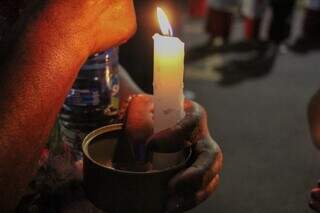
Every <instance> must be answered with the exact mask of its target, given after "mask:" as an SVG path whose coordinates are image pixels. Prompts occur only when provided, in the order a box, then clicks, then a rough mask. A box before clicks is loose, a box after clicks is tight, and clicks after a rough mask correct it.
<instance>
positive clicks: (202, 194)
mask: <svg viewBox="0 0 320 213" xmlns="http://www.w3.org/2000/svg"><path fill="white" fill-rule="evenodd" d="M219 181H220V176H219V175H216V176H215V177H214V178H213V179H212V180H211V182H210V183H209V184H208V185H207V186H206V187H205V188H204V189H202V190H200V191H199V192H197V193H196V194H192V195H189V196H186V197H179V196H175V197H173V198H171V199H170V200H169V202H168V205H167V212H170V213H178V212H184V211H187V210H190V209H192V208H194V207H196V206H197V205H199V204H200V203H202V202H203V201H205V200H206V199H208V198H209V197H210V195H211V194H212V193H213V192H214V191H215V190H216V189H217V187H218V185H219Z"/></svg>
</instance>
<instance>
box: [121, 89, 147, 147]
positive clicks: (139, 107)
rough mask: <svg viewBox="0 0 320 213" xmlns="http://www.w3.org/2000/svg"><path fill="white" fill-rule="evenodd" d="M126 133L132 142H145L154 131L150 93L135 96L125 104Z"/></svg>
mask: <svg viewBox="0 0 320 213" xmlns="http://www.w3.org/2000/svg"><path fill="white" fill-rule="evenodd" d="M125 108H126V109H124V110H122V111H124V112H125V113H124V116H123V120H124V124H125V126H124V134H125V135H126V137H127V138H128V140H130V142H131V143H134V144H141V143H143V144H144V143H145V141H146V140H147V138H148V137H150V135H152V132H153V127H152V126H153V121H152V117H153V115H152V108H153V104H152V97H151V96H148V95H136V96H133V97H132V98H131V99H130V100H129V101H128V103H127V104H126V106H125Z"/></svg>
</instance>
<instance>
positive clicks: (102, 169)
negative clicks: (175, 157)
mask: <svg viewBox="0 0 320 213" xmlns="http://www.w3.org/2000/svg"><path fill="white" fill-rule="evenodd" d="M122 126H123V125H122V124H114V125H110V126H105V127H102V128H100V129H97V130H95V131H93V132H91V133H90V134H89V135H87V137H86V138H85V139H84V142H83V144H82V149H83V162H84V165H83V166H84V170H83V172H84V174H83V178H84V188H85V191H86V194H87V197H88V199H89V200H90V201H91V202H92V203H93V204H94V205H95V206H96V207H98V208H99V209H102V210H104V211H106V212H108V213H128V212H130V213H162V212H164V210H165V205H166V203H167V200H168V192H167V186H168V182H169V180H170V179H171V178H172V177H173V176H174V175H175V174H177V173H178V172H179V171H180V170H182V169H184V168H185V167H186V165H187V162H188V161H189V159H190V157H191V149H188V150H186V151H185V159H184V160H183V161H182V162H180V163H179V164H177V165H175V166H173V167H170V168H167V169H164V170H151V171H147V172H132V171H126V170H118V169H115V168H113V167H112V162H111V161H112V159H113V154H114V150H115V148H116V145H117V143H118V142H119V138H120V134H121V130H122Z"/></svg>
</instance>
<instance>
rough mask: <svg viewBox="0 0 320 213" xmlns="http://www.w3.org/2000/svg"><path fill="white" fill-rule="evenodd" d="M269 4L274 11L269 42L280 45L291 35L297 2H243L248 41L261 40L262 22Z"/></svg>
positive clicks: (290, 0)
mask: <svg viewBox="0 0 320 213" xmlns="http://www.w3.org/2000/svg"><path fill="white" fill-rule="evenodd" d="M268 3H269V5H270V8H271V10H272V18H271V23H270V28H269V40H270V41H271V42H273V43H274V44H277V45H279V44H281V43H283V42H284V41H285V40H286V39H287V38H288V37H289V35H290V31H291V17H292V13H293V8H294V4H295V0H281V1H279V0H269V1H268V0H243V4H242V14H243V16H244V19H245V21H244V29H245V38H246V39H247V40H248V41H252V40H256V41H257V40H259V33H260V28H261V21H262V18H263V16H264V13H265V10H266V8H267V6H268Z"/></svg>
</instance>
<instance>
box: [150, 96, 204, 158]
mask: <svg viewBox="0 0 320 213" xmlns="http://www.w3.org/2000/svg"><path fill="white" fill-rule="evenodd" d="M185 113H186V115H185V117H184V118H183V119H182V120H181V121H180V122H179V123H178V124H177V125H175V126H174V127H172V128H168V129H165V130H163V131H161V132H159V133H156V134H154V135H153V136H152V137H151V138H149V140H148V142H147V144H148V149H149V150H152V151H155V152H163V153H169V152H177V151H180V150H182V149H184V148H186V147H187V146H190V145H191V144H192V143H195V142H196V138H197V137H198V136H199V132H200V120H201V117H202V108H201V107H200V106H199V105H198V104H196V103H194V102H191V101H188V100H187V101H185Z"/></svg>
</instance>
